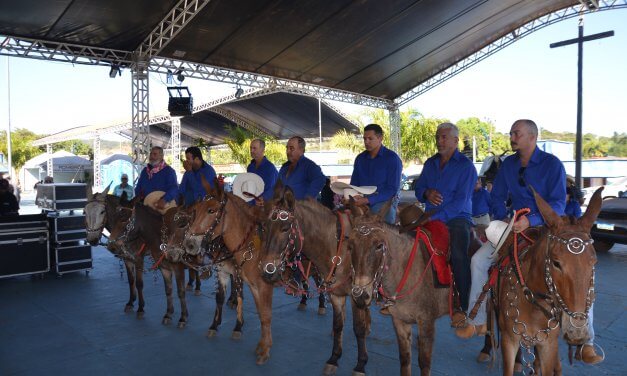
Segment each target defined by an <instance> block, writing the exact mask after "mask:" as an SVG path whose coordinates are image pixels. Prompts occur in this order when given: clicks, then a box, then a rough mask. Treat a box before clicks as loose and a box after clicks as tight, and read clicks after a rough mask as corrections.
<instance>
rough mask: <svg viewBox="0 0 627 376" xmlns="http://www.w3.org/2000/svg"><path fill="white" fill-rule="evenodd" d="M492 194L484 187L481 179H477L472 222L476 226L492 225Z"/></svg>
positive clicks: (473, 197) (473, 198) (473, 196)
mask: <svg viewBox="0 0 627 376" xmlns="http://www.w3.org/2000/svg"><path fill="white" fill-rule="evenodd" d="M490 201H491V200H490V192H488V190H487V189H485V188H484V187H483V184H482V183H481V178H479V179H477V184H475V191H474V192H473V193H472V222H473V223H474V225H475V226H477V225H483V226H486V227H487V226H488V225H489V224H490V206H491V202H490Z"/></svg>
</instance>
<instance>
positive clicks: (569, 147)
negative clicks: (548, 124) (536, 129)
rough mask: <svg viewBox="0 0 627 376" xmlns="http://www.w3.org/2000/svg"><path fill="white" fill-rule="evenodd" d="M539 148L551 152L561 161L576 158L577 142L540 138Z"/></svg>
mask: <svg viewBox="0 0 627 376" xmlns="http://www.w3.org/2000/svg"><path fill="white" fill-rule="evenodd" d="M537 145H538V148H539V149H540V150H542V151H545V152H547V153H551V154H553V155H554V156H556V157H557V158H559V160H560V161H572V160H574V159H575V143H574V142H570V141H559V140H538V144H537Z"/></svg>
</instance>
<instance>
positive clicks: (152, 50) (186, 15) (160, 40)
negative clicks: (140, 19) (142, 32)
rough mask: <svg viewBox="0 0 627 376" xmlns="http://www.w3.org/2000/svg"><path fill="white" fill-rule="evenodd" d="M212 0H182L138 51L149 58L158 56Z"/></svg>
mask: <svg viewBox="0 0 627 376" xmlns="http://www.w3.org/2000/svg"><path fill="white" fill-rule="evenodd" d="M209 1H210V0H180V1H179V2H178V3H177V4H176V5H175V6H174V8H172V10H170V12H169V13H168V14H167V16H165V18H164V19H163V20H162V21H161V22H159V25H157V27H155V28H154V30H153V31H152V33H150V35H149V36H148V37H147V38H146V39H145V40H144V41H143V42H142V44H141V45H140V46H139V48H138V50H137V52H138V53H139V54H140V55H142V56H146V57H148V58H151V57H153V56H157V55H158V54H159V53H160V52H161V50H163V48H164V47H165V46H166V45H167V44H168V43H170V41H171V40H172V39H173V38H174V37H175V36H176V35H177V34H178V33H179V32H180V31H181V30H182V29H183V28H184V27H185V25H187V24H188V23H189V22H190V21H191V20H192V19H193V18H194V17H195V16H196V15H197V14H198V13H199V12H200V11H201V10H202V9H203V8H204V7H205V5H207V4H208V3H209Z"/></svg>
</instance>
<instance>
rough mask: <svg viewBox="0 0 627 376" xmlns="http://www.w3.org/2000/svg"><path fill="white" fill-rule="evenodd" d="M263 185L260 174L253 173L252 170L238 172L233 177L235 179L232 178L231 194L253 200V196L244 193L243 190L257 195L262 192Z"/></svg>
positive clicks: (245, 199)
mask: <svg viewBox="0 0 627 376" xmlns="http://www.w3.org/2000/svg"><path fill="white" fill-rule="evenodd" d="M264 187H265V185H264V183H263V179H261V176H259V175H257V174H253V173H252V172H246V173H244V174H239V175H237V176H236V177H235V180H233V194H234V195H235V196H237V197H240V198H241V199H243V200H244V201H251V200H254V198H253V197H250V196H247V195H245V194H244V192H246V193H250V194H252V195H254V196H259V195H261V194H262V193H263V189H264Z"/></svg>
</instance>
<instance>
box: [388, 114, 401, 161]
mask: <svg viewBox="0 0 627 376" xmlns="http://www.w3.org/2000/svg"><path fill="white" fill-rule="evenodd" d="M388 113H389V116H390V141H391V144H392V145H390V149H392V150H394V151H395V152H396V154H398V156H399V157H400V156H401V113H400V112H399V111H398V107H396V106H390V107H389V108H388Z"/></svg>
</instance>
